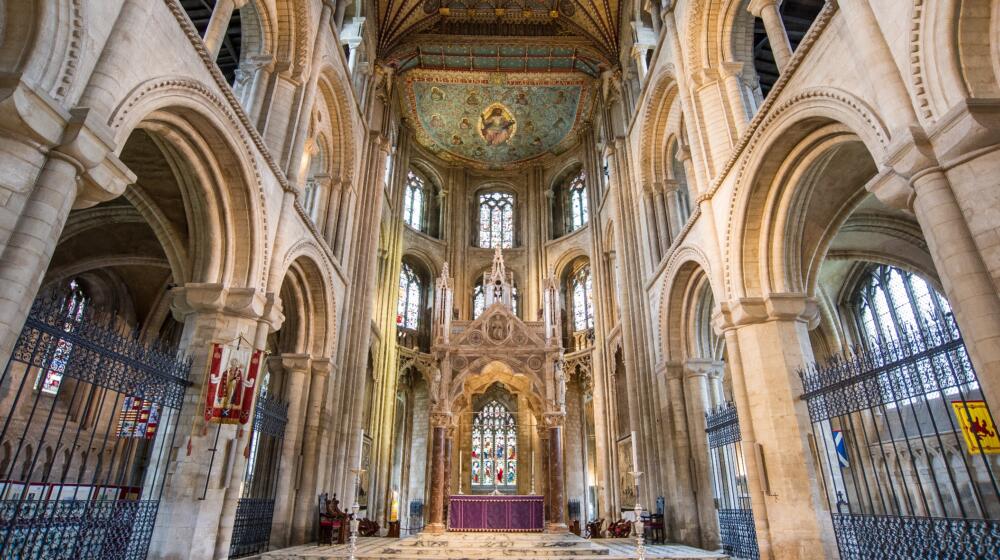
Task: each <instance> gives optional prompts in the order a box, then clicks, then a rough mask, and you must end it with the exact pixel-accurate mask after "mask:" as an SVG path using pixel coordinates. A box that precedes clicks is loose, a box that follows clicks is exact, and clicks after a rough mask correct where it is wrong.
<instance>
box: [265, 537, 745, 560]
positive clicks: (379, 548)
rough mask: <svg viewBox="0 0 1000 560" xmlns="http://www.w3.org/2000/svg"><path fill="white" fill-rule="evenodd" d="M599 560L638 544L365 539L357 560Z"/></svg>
mask: <svg viewBox="0 0 1000 560" xmlns="http://www.w3.org/2000/svg"><path fill="white" fill-rule="evenodd" d="M348 557H349V553H348V550H347V545H334V546H325V545H324V546H316V545H305V546H296V547H292V548H285V549H281V550H275V551H273V552H268V553H266V554H263V555H262V556H261V557H260V558H261V559H267V560H305V559H312V560H320V559H327V558H330V559H333V558H348ZM589 557H597V558H602V559H607V560H618V559H625V558H637V555H636V548H635V540H632V539H601V540H595V541H591V540H588V539H583V538H580V537H578V536H576V535H549V534H525V533H446V534H444V535H433V536H432V535H418V536H415V537H407V538H403V539H387V538H364V539H359V540H358V550H357V553H356V554H355V558H356V559H357V560H374V559H383V558H384V559H397V560H438V559H442V560H443V559H447V560H485V559H487V558H519V559H521V558H524V559H527V558H545V559H546V560H568V559H571V558H589ZM646 558H675V559H684V560H702V559H704V560H708V559H725V558H728V557H727V556H725V555H724V554H720V553H716V552H708V551H705V550H700V549H697V548H692V547H689V546H683V545H676V544H666V545H647V546H646Z"/></svg>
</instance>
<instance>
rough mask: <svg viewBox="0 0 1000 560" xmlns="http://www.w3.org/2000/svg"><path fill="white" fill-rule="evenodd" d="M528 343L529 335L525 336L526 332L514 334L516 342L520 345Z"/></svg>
mask: <svg viewBox="0 0 1000 560" xmlns="http://www.w3.org/2000/svg"><path fill="white" fill-rule="evenodd" d="M527 343H528V337H526V336H524V333H521V332H519V333H515V334H514V344H516V345H518V346H523V345H525V344H527Z"/></svg>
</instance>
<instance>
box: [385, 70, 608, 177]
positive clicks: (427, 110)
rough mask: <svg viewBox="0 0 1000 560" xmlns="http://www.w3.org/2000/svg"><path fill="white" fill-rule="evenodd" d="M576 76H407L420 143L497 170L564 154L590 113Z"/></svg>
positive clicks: (583, 81) (585, 84) (585, 89)
mask: <svg viewBox="0 0 1000 560" xmlns="http://www.w3.org/2000/svg"><path fill="white" fill-rule="evenodd" d="M591 81H592V80H591V79H590V78H588V77H586V76H583V75H580V74H579V73H577V74H568V73H567V74H546V75H544V76H539V75H528V74H521V75H515V74H503V73H496V72H440V71H426V70H415V71H412V72H409V73H407V77H406V80H405V83H406V96H407V99H408V103H407V105H408V110H409V112H410V117H411V120H412V122H413V123H415V125H416V129H417V134H416V136H417V140H418V141H419V142H420V143H421V144H423V145H424V146H425V147H427V148H429V149H430V150H432V151H434V152H436V153H438V155H440V156H442V157H443V158H445V159H451V160H458V161H462V162H466V163H473V164H478V165H479V166H485V167H499V166H506V165H509V164H514V163H519V162H523V161H527V160H531V159H534V158H537V157H539V156H542V155H544V154H546V153H550V152H551V153H559V152H561V151H562V150H563V149H565V147H566V145H568V144H570V143H572V142H573V141H574V140H575V134H571V133H573V132H574V129H575V128H576V127H577V126H578V125H579V123H580V122H581V120H582V119H583V118H585V114H586V113H587V112H588V111H589V108H590V105H591V93H590V87H589V86H590V82H591Z"/></svg>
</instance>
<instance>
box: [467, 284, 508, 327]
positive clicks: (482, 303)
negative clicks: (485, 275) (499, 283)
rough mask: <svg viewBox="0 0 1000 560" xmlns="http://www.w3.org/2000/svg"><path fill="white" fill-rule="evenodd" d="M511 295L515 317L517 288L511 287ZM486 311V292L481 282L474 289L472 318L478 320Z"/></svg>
mask: <svg viewBox="0 0 1000 560" xmlns="http://www.w3.org/2000/svg"><path fill="white" fill-rule="evenodd" d="M510 295H511V302H510V303H511V307H513V308H514V315H517V314H518V313H517V300H518V297H517V286H511V289H510ZM484 309H486V292H485V290H483V281H482V280H480V281H479V283H478V284H476V287H475V288H473V289H472V318H473V319H476V318H478V317H479V316H480V315H482V314H483V310H484Z"/></svg>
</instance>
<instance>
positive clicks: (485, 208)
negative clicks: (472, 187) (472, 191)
mask: <svg viewBox="0 0 1000 560" xmlns="http://www.w3.org/2000/svg"><path fill="white" fill-rule="evenodd" d="M479 246H480V247H484V248H487V249H492V248H494V247H500V248H503V249H509V248H511V247H513V246H514V195H513V194H511V193H508V192H502V191H492V192H486V193H482V194H480V195H479Z"/></svg>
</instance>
